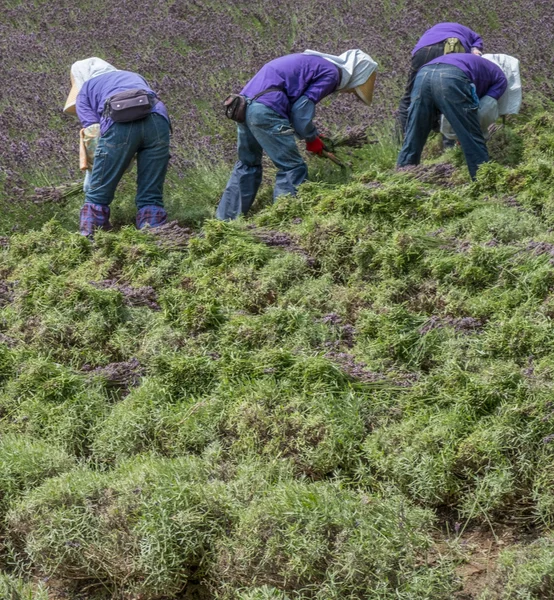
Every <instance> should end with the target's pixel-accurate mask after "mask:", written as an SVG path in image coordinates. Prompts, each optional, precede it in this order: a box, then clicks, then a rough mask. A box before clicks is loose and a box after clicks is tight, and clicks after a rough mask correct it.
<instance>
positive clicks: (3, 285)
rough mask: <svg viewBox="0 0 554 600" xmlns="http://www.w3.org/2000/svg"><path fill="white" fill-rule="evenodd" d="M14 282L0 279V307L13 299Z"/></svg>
mask: <svg viewBox="0 0 554 600" xmlns="http://www.w3.org/2000/svg"><path fill="white" fill-rule="evenodd" d="M13 288H14V284H13V283H12V282H11V281H3V280H0V307H1V306H6V304H9V303H10V302H12V301H13V298H14V291H13Z"/></svg>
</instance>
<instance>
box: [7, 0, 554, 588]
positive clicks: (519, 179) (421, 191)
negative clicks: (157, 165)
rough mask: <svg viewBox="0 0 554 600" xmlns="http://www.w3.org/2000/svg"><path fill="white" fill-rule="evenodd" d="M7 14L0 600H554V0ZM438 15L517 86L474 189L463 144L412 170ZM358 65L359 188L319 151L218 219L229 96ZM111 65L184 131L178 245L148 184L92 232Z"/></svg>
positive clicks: (325, 105) (175, 198) (62, 5)
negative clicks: (85, 165)
mask: <svg viewBox="0 0 554 600" xmlns="http://www.w3.org/2000/svg"><path fill="white" fill-rule="evenodd" d="M0 7H1V8H2V11H0V65H1V67H0V68H1V70H0V77H1V81H2V85H1V86H0V208H1V210H2V217H3V218H2V220H1V221H0V600H4V599H6V600H184V599H188V600H552V598H554V559H553V557H554V467H553V465H554V401H553V398H554V233H553V232H554V84H553V83H552V78H551V71H552V57H553V56H554V36H553V33H552V32H553V31H554V11H553V10H552V6H551V2H546V1H534V2H527V3H522V2H519V3H516V2H515V1H513V0H506V1H505V2H501V1H500V0H491V1H490V2H487V3H483V2H476V1H475V0H469V1H468V2H466V3H464V4H463V6H462V3H459V5H458V6H454V5H453V4H452V3H449V2H446V1H435V0H429V1H428V2H407V1H406V2H405V1H402V0H399V1H394V0H383V1H382V2H377V3H373V4H372V3H366V2H361V1H358V0H346V1H344V2H335V0H329V2H326V3H322V2H315V1H311V0H297V1H296V2H291V1H289V0H284V1H281V2H276V1H273V2H270V1H268V0H262V1H260V2H257V3H252V2H215V1H213V0H207V1H206V2H200V1H190V2H185V1H179V0H176V1H173V2H169V1H168V2H165V1H161V2H154V1H153V0H144V1H143V2H142V3H137V2H136V1H135V2H131V1H130V0H112V1H111V2H108V1H107V0H97V1H96V2H89V3H84V2H80V0H78V1H77V2H72V3H70V2H67V1H66V0H61V1H58V2H52V1H49V2H46V1H43V0H35V1H27V2H20V1H19V0H0ZM439 20H440V21H446V20H454V21H460V22H462V23H464V24H466V25H468V26H470V27H472V28H473V29H475V30H476V31H478V32H480V33H481V34H482V36H483V38H484V40H485V45H486V49H487V50H490V51H499V52H506V53H509V54H513V55H515V56H517V57H518V58H519V59H520V61H521V66H522V79H523V86H524V105H523V109H522V113H521V114H520V115H519V116H517V117H510V118H508V119H507V121H506V123H505V124H504V126H503V127H502V128H500V129H499V130H498V131H497V132H496V133H495V134H494V136H493V137H492V139H491V140H490V142H489V144H488V146H489V150H490V154H491V158H492V160H491V162H490V163H488V164H485V165H483V166H482V167H481V168H480V169H479V172H478V176H477V179H476V181H474V182H471V181H470V180H469V177H468V174H467V169H466V166H465V163H464V159H463V156H462V153H461V151H460V149H459V148H452V149H449V150H447V151H446V152H443V151H442V146H441V142H440V139H439V138H438V137H435V138H433V139H431V140H430V141H429V144H428V147H427V150H426V154H425V160H424V162H423V163H422V164H421V165H419V166H417V167H410V168H406V169H403V170H401V171H396V170H394V168H393V167H394V164H395V157H396V153H397V150H398V149H397V147H396V145H395V142H394V139H393V136H392V130H393V124H392V121H393V119H394V111H395V109H396V105H397V103H398V98H399V95H400V92H401V90H402V88H403V85H404V79H405V76H406V71H407V67H408V62H409V51H410V48H411V47H412V45H413V44H414V43H415V41H416V39H417V38H418V36H419V35H420V34H421V33H422V32H423V31H424V30H425V29H426V28H427V27H428V26H430V25H431V24H432V23H434V22H437V21H439ZM354 47H360V48H362V49H364V50H365V51H367V52H368V53H370V54H371V55H372V56H373V57H374V58H375V59H376V60H377V61H378V62H379V64H380V70H379V74H378V80H377V81H378V85H377V88H376V93H375V102H374V104H373V105H372V107H371V108H366V107H363V106H362V105H361V103H352V102H351V98H350V99H349V98H347V97H341V98H334V99H332V100H331V101H328V100H325V101H324V102H322V103H321V105H320V106H319V107H318V114H317V117H318V123H319V125H320V126H321V127H322V129H324V130H325V131H326V132H327V133H328V135H329V136H330V137H331V138H332V139H334V140H335V141H336V142H337V154H338V156H339V157H340V158H341V159H343V160H345V161H347V162H348V163H349V165H350V167H349V169H347V170H346V171H344V172H343V171H341V170H340V169H339V168H338V167H336V166H335V165H329V164H327V163H325V162H324V161H322V160H318V159H317V158H315V157H312V158H309V168H310V181H309V182H307V183H306V184H304V185H303V186H302V187H301V189H300V191H299V194H298V196H297V197H295V198H292V197H284V198H281V199H280V201H279V202H277V203H276V204H274V205H271V203H270V200H269V199H270V197H271V169H268V170H267V173H266V178H267V179H266V180H265V181H264V184H263V185H262V189H261V191H260V194H259V202H258V203H257V204H256V205H255V207H254V208H255V209H254V210H253V211H252V214H251V215H249V217H248V218H247V219H240V220H238V221H236V222H232V223H226V222H219V221H215V220H213V219H211V218H210V217H211V216H212V215H213V210H214V208H215V204H216V203H217V201H218V198H219V195H220V193H221V190H222V188H223V186H224V184H225V181H226V178H227V176H228V174H229V172H230V169H231V167H232V164H233V162H234V146H235V131H234V127H233V126H232V124H231V123H230V122H229V121H226V120H224V119H223V117H222V115H221V111H220V106H221V101H222V99H223V98H224V97H225V96H226V95H227V93H228V92H230V91H237V90H239V89H240V88H241V85H242V83H243V82H245V81H246V80H247V79H248V78H249V77H250V76H251V75H252V74H253V73H254V72H255V71H256V70H257V69H258V68H259V67H260V66H261V65H262V64H263V63H264V62H265V61H267V60H269V59H271V58H273V57H275V56H277V55H280V54H283V53H287V52H294V51H302V50H304V49H305V48H314V49H318V50H325V51H329V52H333V53H340V52H342V51H344V50H346V49H348V48H354ZM91 55H96V56H100V57H102V58H104V59H106V60H108V61H109V62H111V63H113V64H114V65H115V66H117V67H121V68H125V69H129V70H136V71H138V72H140V73H141V74H143V75H144V76H145V77H147V78H148V79H149V80H150V82H151V83H152V84H153V87H154V88H155V89H157V90H158V91H159V93H160V95H161V96H162V97H163V99H164V100H165V101H166V103H167V105H168V107H169V110H170V113H171V115H172V116H173V125H174V137H173V142H172V155H173V156H172V161H171V167H170V172H169V175H168V181H167V185H166V190H167V194H166V199H167V206H168V211H169V214H170V219H171V222H169V223H168V224H166V225H164V226H162V227H159V228H155V229H152V230H150V229H147V230H146V231H144V230H143V231H137V230H136V229H135V227H134V226H133V225H132V223H133V220H134V210H135V209H134V206H133V193H134V182H133V178H132V176H128V177H126V179H125V181H122V182H121V186H120V189H118V193H117V194H116V199H115V201H114V211H113V213H112V216H113V218H114V223H115V225H116V227H115V228H114V230H113V231H110V232H103V231H101V232H98V233H97V235H96V237H95V239H94V240H93V241H91V240H89V239H87V238H84V237H82V236H80V235H79V234H78V233H76V229H77V215H78V211H79V206H80V204H81V203H82V201H83V195H82V193H81V192H80V191H79V190H78V189H77V188H79V187H80V177H81V176H80V173H79V172H78V168H77V166H78V151H77V132H78V124H77V123H76V121H75V119H74V118H73V117H70V116H67V115H64V114H63V113H62V107H63V104H64V101H65V98H66V95H67V92H68V88H69V67H70V65H71V63H72V62H73V61H75V60H79V59H82V58H85V57H87V56H91ZM366 129H367V135H365V136H364V132H365V130H366ZM360 132H361V135H360ZM354 133H356V134H357V136H354V137H357V138H358V139H361V140H362V141H364V140H365V141H367V142H368V143H365V144H363V145H362V146H361V147H356V148H354V147H353V146H352V147H351V146H346V145H343V146H340V145H338V141H339V140H341V139H342V140H345V139H353V134H354ZM61 184H65V187H64V188H60V187H59V186H60V185H61ZM57 186H58V187H57ZM54 189H57V190H58V196H55V195H54ZM75 189H77V193H75V194H73V192H74V191H75ZM62 193H67V194H73V195H69V196H67V197H61V196H62Z"/></svg>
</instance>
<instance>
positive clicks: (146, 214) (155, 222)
mask: <svg viewBox="0 0 554 600" xmlns="http://www.w3.org/2000/svg"><path fill="white" fill-rule="evenodd" d="M166 222H167V213H166V212H165V209H164V208H162V207H161V206H156V205H155V204H150V205H149V206H143V207H142V208H141V209H140V210H139V211H138V213H137V229H142V228H143V227H145V226H146V225H149V226H150V227H159V226H160V225H164V224H165V223H166Z"/></svg>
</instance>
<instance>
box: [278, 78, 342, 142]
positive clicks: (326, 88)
mask: <svg viewBox="0 0 554 600" xmlns="http://www.w3.org/2000/svg"><path fill="white" fill-rule="evenodd" d="M338 84H339V73H338V71H337V72H336V73H330V72H326V73H323V74H321V75H320V76H319V77H316V78H314V79H313V80H312V81H311V82H310V84H309V86H308V87H307V88H306V89H305V90H304V94H303V95H302V96H300V98H298V100H297V101H296V102H295V103H294V104H293V105H292V108H291V111H290V113H291V114H290V120H291V123H292V126H293V127H294V130H295V131H296V133H297V135H298V136H299V137H300V138H302V139H303V140H306V141H307V142H311V141H313V140H315V138H316V137H317V129H316V126H315V125H314V124H313V118H314V115H315V105H316V104H317V103H318V102H319V101H320V100H322V99H323V98H325V97H326V96H329V95H330V94H332V93H333V92H334V91H335V90H336V89H337V85H338Z"/></svg>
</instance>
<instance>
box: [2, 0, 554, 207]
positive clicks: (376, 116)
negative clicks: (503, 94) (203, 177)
mask: <svg viewBox="0 0 554 600" xmlns="http://www.w3.org/2000/svg"><path fill="white" fill-rule="evenodd" d="M438 20H446V21H448V20H452V21H459V22H461V23H464V24H466V25H468V26H471V27H472V28H473V29H475V30H476V31H478V32H480V33H481V34H482V36H483V38H484V39H485V43H486V48H487V49H488V50H490V51H495V52H496V51H499V52H506V53H509V54H513V55H515V56H517V57H518V58H519V59H520V60H521V64H522V70H523V78H524V85H525V97H526V102H528V103H533V105H535V104H537V103H539V104H540V102H541V100H542V99H543V98H544V97H552V89H553V84H552V81H551V78H550V74H551V70H552V52H553V42H552V31H553V27H554V14H553V11H552V6H551V3H550V2H549V0H534V1H532V2H528V3H526V4H522V3H521V2H516V1H515V0H491V1H489V2H487V4H486V7H485V8H484V7H483V5H482V4H481V3H478V2H469V3H465V5H464V6H460V7H456V6H455V4H453V3H451V2H446V1H431V2H405V1H401V0H398V1H390V0H387V1H385V0H383V1H382V2H376V3H367V2H362V1H360V0H346V1H341V2H335V1H334V0H330V1H329V2H326V3H325V4H322V3H321V2H316V1H313V0H299V1H298V0H295V1H289V0H283V1H281V2H274V1H272V0H262V1H259V2H243V1H228V2H214V1H212V0H206V1H194V0H192V1H186V0H176V1H168V0H162V1H157V0H144V1H143V2H141V3H140V4H139V5H137V4H136V3H135V2H131V1H130V0H129V1H126V0H115V1H111V2H109V1H108V0H98V1H96V2H90V3H83V2H73V1H71V2H70V1H68V0H56V1H55V2H52V1H42V0H34V1H21V2H20V1H17V0H3V2H2V17H1V19H0V58H1V61H2V72H1V78H2V79H1V80H2V86H1V89H0V109H1V110H0V152H1V160H0V197H1V198H2V201H3V202H5V204H6V206H7V207H8V208H9V206H10V204H11V203H12V202H14V200H19V199H21V198H25V197H26V195H28V192H29V191H32V189H33V186H38V187H42V186H48V185H57V184H60V183H64V182H67V181H75V180H77V179H79V172H78V168H77V165H78V161H77V158H76V156H77V130H78V126H77V124H76V121H75V118H74V117H71V116H67V115H64V114H63V113H62V107H63V104H64V101H65V97H66V95H67V92H68V89H69V68H70V66H71V63H72V62H73V61H75V60H80V59H82V58H85V57H88V56H94V55H97V56H100V57H101V58H104V59H105V60H107V61H109V62H111V63H113V64H114V65H115V66H117V67H119V68H124V69H127V70H133V71H137V72H139V73H141V74H143V75H144V76H145V77H146V78H147V79H148V80H149V81H150V82H151V83H152V84H153V86H154V88H155V89H157V90H158V91H159V93H160V95H161V97H163V99H164V100H165V101H166V103H167V105H168V107H169V110H170V114H171V115H172V117H173V125H174V130H175V131H174V140H173V151H172V154H173V160H172V168H171V172H170V180H171V181H174V182H175V185H177V186H178V182H179V180H182V179H183V177H185V176H186V174H187V173H190V171H191V170H194V169H195V168H196V167H200V168H206V167H209V168H213V166H214V165H223V166H224V168H225V167H226V168H228V167H229V165H230V164H232V162H233V159H234V157H233V153H234V128H233V127H232V125H231V124H230V123H229V122H224V120H223V118H222V116H221V109H220V106H221V101H222V100H223V98H224V97H225V96H226V95H227V93H230V92H231V91H238V90H239V89H240V88H241V87H242V84H243V83H244V82H245V81H246V80H247V79H248V78H249V77H251V76H252V75H253V74H254V73H255V72H256V71H257V69H259V68H260V66H261V65H262V64H263V63H264V62H265V61H267V60H270V59H272V58H274V57H276V56H279V55H281V54H285V53H288V52H298V51H303V50H304V49H306V48H315V49H318V50H321V51H326V52H331V53H335V54H338V53H340V52H342V51H344V50H346V49H348V48H357V47H360V48H362V49H364V50H365V51H366V52H368V53H369V54H371V55H372V56H373V57H374V58H375V59H376V60H377V61H378V62H379V64H380V69H379V83H378V88H377V92H376V96H375V103H374V105H373V107H372V108H371V109H367V108H365V107H362V106H361V105H358V104H357V103H352V102H351V101H350V99H348V98H337V99H335V100H334V101H333V102H331V103H329V102H325V103H324V105H323V106H321V107H320V110H319V114H318V118H319V123H320V124H321V125H324V126H327V127H330V128H331V129H333V128H334V129H336V128H339V129H340V128H343V127H345V126H348V125H360V124H366V125H367V126H370V127H373V128H376V129H377V130H378V131H379V132H380V134H381V135H383V133H382V132H383V128H382V126H383V124H384V123H387V122H390V120H391V118H392V117H393V114H394V111H395V108H396V105H397V102H398V97H399V93H400V90H401V88H402V86H403V85H404V79H405V74H406V71H407V67H408V60H409V58H408V57H409V51H410V49H411V47H412V46H413V44H414V43H415V41H416V40H417V38H418V36H419V35H420V34H421V33H422V32H423V31H424V30H425V29H426V28H427V27H429V26H430V25H432V24H433V23H434V22H437V21H438ZM385 131H386V127H385ZM214 201H215V199H214Z"/></svg>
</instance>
